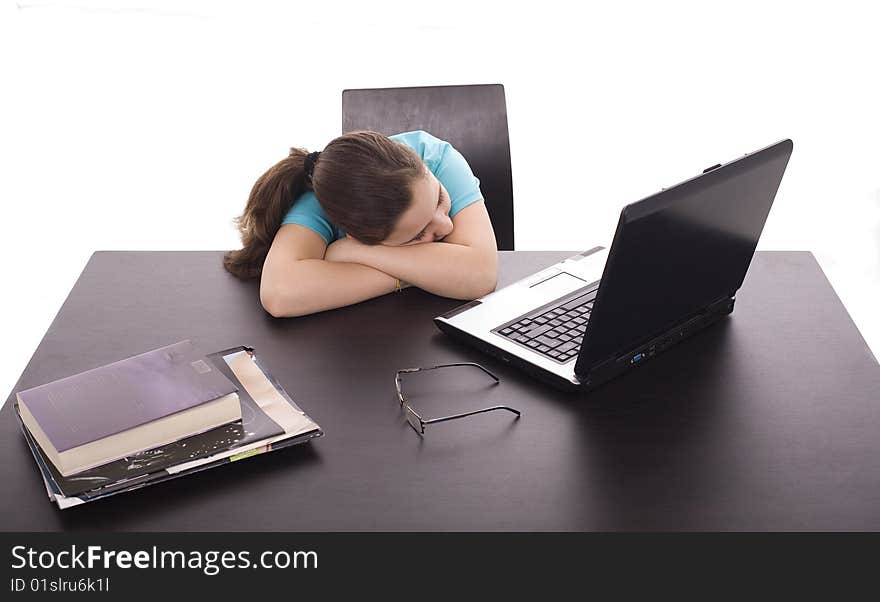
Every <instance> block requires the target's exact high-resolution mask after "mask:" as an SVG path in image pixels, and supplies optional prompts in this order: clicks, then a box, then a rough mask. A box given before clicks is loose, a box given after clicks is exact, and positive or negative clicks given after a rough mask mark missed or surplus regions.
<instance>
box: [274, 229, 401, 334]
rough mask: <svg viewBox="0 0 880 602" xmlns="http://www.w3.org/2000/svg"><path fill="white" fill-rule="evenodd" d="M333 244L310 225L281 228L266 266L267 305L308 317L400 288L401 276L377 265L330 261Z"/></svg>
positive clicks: (285, 314) (276, 312) (280, 312)
mask: <svg viewBox="0 0 880 602" xmlns="http://www.w3.org/2000/svg"><path fill="white" fill-rule="evenodd" d="M337 242H338V241H337ZM334 244H335V243H334ZM327 248H328V247H327V244H326V243H325V242H324V239H323V238H321V236H319V235H318V234H317V233H316V232H314V231H313V230H311V229H310V228H306V227H305V226H300V225H299V224H285V225H283V226H281V228H280V229H279V230H278V232H277V233H276V234H275V238H274V240H273V241H272V246H271V248H270V249H269V254H268V255H267V256H266V261H265V262H264V264H263V273H262V277H261V280H260V303H262V305H263V308H264V309H265V310H266V311H267V312H269V313H270V314H272V315H273V316H275V317H276V318H284V317H292V316H304V315H306V314H311V313H315V312H319V311H323V310H326V309H333V308H335V307H342V306H344V305H351V304H353V303H358V302H360V301H365V300H366V299H372V298H373V297H378V296H380V295H384V294H385V293H390V292H391V291H394V290H396V288H397V279H396V278H395V277H394V276H389V275H388V274H385V273H383V272H381V271H379V270H377V269H375V268H372V267H368V266H366V265H361V264H357V263H335V262H331V261H325V260H324V254H325V251H326V250H327Z"/></svg>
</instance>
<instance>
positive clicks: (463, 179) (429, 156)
mask: <svg viewBox="0 0 880 602" xmlns="http://www.w3.org/2000/svg"><path fill="white" fill-rule="evenodd" d="M391 138H392V139H395V140H399V141H400V142H403V143H404V144H406V145H407V146H409V147H410V148H412V149H413V150H415V151H416V152H417V153H419V155H421V157H422V160H423V161H424V162H425V165H427V166H428V169H430V170H431V173H433V174H434V176H435V177H436V178H437V179H438V180H440V182H441V183H442V184H443V186H445V187H446V191H447V192H448V193H449V200H450V205H451V207H450V209H449V217H454V216H455V214H456V213H458V212H459V211H461V210H462V209H464V208H465V207H467V206H468V205H470V204H472V203H475V202H477V201H479V200H480V199H482V198H483V193H482V192H480V180H479V179H478V178H477V177H476V176H475V175H474V172H473V171H471V167H470V165H468V162H467V161H466V160H465V158H464V157H463V156H462V154H461V153H460V152H458V151H457V150H456V149H455V147H453V146H452V145H451V144H450V143H448V142H446V141H445V140H440V139H439V138H437V137H435V136H432V135H431V134H429V133H428V132H424V131H421V130H418V131H415V132H405V133H403V134H398V135H396V136H391Z"/></svg>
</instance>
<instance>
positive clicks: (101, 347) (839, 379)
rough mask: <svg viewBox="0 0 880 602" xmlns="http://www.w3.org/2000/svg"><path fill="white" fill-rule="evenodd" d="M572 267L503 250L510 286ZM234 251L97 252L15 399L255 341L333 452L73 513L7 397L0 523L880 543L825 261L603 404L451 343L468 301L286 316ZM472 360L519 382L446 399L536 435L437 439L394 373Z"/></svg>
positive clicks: (502, 429)
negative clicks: (599, 533) (650, 533)
mask: <svg viewBox="0 0 880 602" xmlns="http://www.w3.org/2000/svg"><path fill="white" fill-rule="evenodd" d="M566 255H568V253H562V252H541V253H524V252H516V253H513V252H509V253H502V254H501V281H502V283H507V282H511V281H512V280H515V279H516V278H518V277H521V276H523V275H526V274H528V273H529V272H532V271H536V270H538V269H540V268H541V267H544V266H546V265H550V264H552V263H554V262H555V261H558V260H559V259H561V258H563V257H565V256H566ZM220 258H221V253H220V252H98V253H95V254H94V255H93V256H92V258H91V260H90V261H89V263H88V265H87V266H86V268H85V270H84V271H83V273H82V275H81V276H80V278H79V280H78V281H77V283H76V285H75V286H74V288H73V290H72V292H71V293H70V296H69V297H68V298H67V300H66V301H65V303H64V305H63V307H62V308H61V311H60V312H59V313H58V316H57V317H56V318H55V320H54V322H53V323H52V325H51V327H50V328H49V330H48V332H47V333H46V336H45V337H44V338H43V341H42V342H41V343H40V345H39V347H38V348H37V350H36V352H35V353H34V356H33V358H32V359H31V361H30V363H29V364H28V366H27V368H26V370H25V372H24V374H23V375H22V376H21V379H20V380H19V381H18V383H16V386H15V388H14V389H13V391H17V390H20V389H24V388H28V387H31V386H35V385H38V384H41V383H44V382H47V381H50V380H53V379H56V378H60V377H63V376H67V375H69V374H73V373H76V372H79V371H82V370H86V369H89V368H92V367H95V366H98V365H101V364H104V363H107V362H110V361H113V360H116V359H119V358H122V357H126V356H130V355H134V354H136V353H140V352H143V351H145V350H148V349H153V348H156V347H160V346H162V345H167V344H169V343H172V342H174V341H177V340H179V339H184V338H192V339H193V340H194V341H197V342H198V343H199V344H200V345H201V346H202V347H203V348H204V349H205V350H216V349H221V348H226V347H230V346H233V345H238V344H249V345H252V346H254V347H255V348H256V350H257V353H258V355H260V356H261V357H262V359H263V360H264V361H265V363H266V364H267V365H268V366H269V368H270V370H271V371H272V372H273V373H274V374H275V376H276V377H278V379H279V380H280V381H281V382H282V383H283V384H284V386H285V387H286V388H287V389H288V390H289V391H290V392H291V394H292V395H293V396H294V398H295V399H296V400H297V401H298V402H299V403H300V404H301V405H302V406H303V407H304V408H305V409H306V410H307V411H308V412H309V414H310V415H311V416H312V417H314V418H315V419H316V420H317V421H318V422H319V423H320V424H321V425H322V427H323V428H324V429H325V431H326V437H324V438H322V439H319V440H317V441H315V442H313V443H311V444H308V445H304V446H299V447H297V448H293V449H290V450H285V451H280V452H276V453H272V454H268V455H266V456H262V457H257V458H253V459H249V460H247V461H244V462H238V463H234V464H231V465H227V466H224V467H221V468H218V469H215V470H211V471H207V472H204V473H200V474H197V475H194V476H191V477H187V478H184V479H178V480H176V481H172V482H168V483H164V484H160V485H156V486H153V487H150V488H147V489H144V490H141V491H137V492H133V493H127V494H124V495H119V496H116V497H114V498H111V499H108V500H103V501H99V502H95V503H93V504H88V505H85V506H81V507H77V508H72V509H70V510H66V511H59V510H57V509H56V508H55V506H54V505H53V504H51V503H49V501H48V500H47V499H46V494H45V489H44V488H43V484H42V482H41V480H40V477H39V474H38V472H37V468H36V466H35V465H34V463H33V460H32V458H31V457H30V454H29V452H28V449H27V447H26V445H25V442H24V439H23V437H22V434H21V433H20V431H19V427H18V424H17V422H16V420H15V417H14V414H13V411H12V407H11V401H10V399H12V397H13V395H12V394H10V395H9V399H7V402H6V404H5V406H4V408H3V410H2V413H0V457H2V458H3V461H2V463H0V483H2V489H0V529H2V530H4V531H11V530H34V531H42V530H50V531H55V530H82V529H92V530H143V531H153V530H158V531H178V530H181V531H182V530H194V531H201V530H221V531H222V530H232V531H238V530H254V531H263V530H267V531H312V530H317V531H325V530H326V531H335V530H632V529H638V530H706V529H710V530H877V529H880V369H878V365H877V361H876V360H875V359H874V357H873V356H872V354H871V352H870V350H869V349H868V347H867V346H866V345H865V342H864V340H863V339H862V337H861V335H860V334H859V332H858V330H857V329H856V327H855V325H854V324H853V322H852V320H851V319H850V318H849V315H848V314H847V312H846V310H845V309H844V307H843V305H842V304H841V303H840V300H839V299H838V298H837V295H836V294H835V293H834V291H833V289H832V288H831V286H830V285H829V283H828V281H827V280H826V278H825V276H824V275H823V274H822V271H821V270H820V268H819V266H818V265H817V264H816V261H815V260H814V258H813V256H812V255H811V254H809V253H805V252H764V253H758V254H757V256H756V257H755V259H754V261H753V263H752V267H751V269H750V272H749V275H748V277H747V278H746V283H745V285H744V287H743V289H742V290H741V291H740V293H739V295H738V299H737V305H736V310H735V312H734V314H733V316H732V317H731V318H730V319H727V320H725V321H724V322H722V323H721V324H720V325H718V326H715V327H713V328H712V329H710V330H708V331H706V332H704V333H702V334H700V335H698V336H696V337H695V338H693V339H691V340H689V341H686V342H684V343H682V344H681V345H679V346H678V347H676V348H675V349H674V350H672V351H670V352H669V353H667V354H666V355H664V356H661V357H659V358H657V359H656V360H653V361H651V362H648V363H646V364H645V365H644V366H642V367H641V368H640V369H639V370H636V371H635V372H634V373H632V374H631V375H629V376H626V377H624V378H621V379H618V380H616V381H614V382H612V383H610V384H608V385H606V386H605V387H603V388H601V389H599V390H597V391H595V392H593V393H591V394H589V395H577V394H575V395H571V394H564V393H560V392H557V391H554V390H551V389H548V388H546V387H545V386H543V385H541V384H539V383H537V382H533V381H532V380H530V379H529V378H527V377H526V376H525V375H521V374H520V373H518V372H516V371H513V370H511V369H510V368H509V367H507V366H504V365H502V364H500V363H498V362H496V361H494V360H492V359H490V358H484V357H482V356H481V355H479V354H477V353H475V352H473V351H471V350H470V349H467V348H465V347H462V346H459V345H458V344H456V343H453V342H451V341H449V340H448V339H447V338H445V337H444V336H443V335H442V334H441V333H439V332H438V331H437V330H436V329H435V327H434V326H433V324H432V322H431V318H432V317H433V316H435V315H437V314H439V313H442V312H444V311H446V310H448V309H450V308H452V307H454V306H455V305H457V302H456V301H453V300H449V299H443V298H439V297H434V296H432V295H429V294H426V293H424V292H422V291H419V290H414V289H409V290H405V291H404V292H402V293H400V294H391V295H387V296H385V297H383V298H380V299H375V300H372V301H369V302H366V303H363V304H360V305H357V306H354V307H349V308H344V309H341V310H336V311H331V312H326V313H324V314H321V315H315V316H309V317H305V318H295V319H275V318H272V317H271V316H269V315H268V314H266V313H265V312H264V311H263V310H262V308H261V307H260V305H259V298H258V285H257V283H256V282H254V283H241V282H239V281H237V280H235V279H234V278H233V277H232V276H230V275H228V274H227V273H226V272H224V271H223V270H222V268H221V265H220ZM7 344H14V342H7ZM461 360H473V361H480V362H482V363H483V364H484V365H486V366H487V367H489V368H490V369H493V370H495V371H496V372H497V374H498V375H499V376H500V377H501V384H500V385H499V386H498V387H493V388H489V389H482V390H480V391H479V392H478V393H477V394H474V393H473V392H471V393H470V395H471V396H472V399H467V398H466V394H467V392H466V391H465V392H464V393H462V391H457V392H454V393H457V395H450V397H451V398H454V400H455V401H450V402H449V403H450V405H455V404H459V406H460V404H461V403H462V399H465V401H466V402H468V403H472V404H484V403H496V402H497V403H500V402H505V403H509V404H511V405H514V406H516V407H517V408H519V409H520V410H522V412H523V417H522V419H520V420H519V421H511V420H510V419H509V417H507V416H498V415H496V413H489V414H483V415H480V416H476V417H473V418H469V419H467V420H465V421H455V422H451V423H446V424H439V425H435V426H433V427H431V429H430V430H429V431H428V433H427V436H426V437H425V439H424V440H422V439H420V438H419V436H418V435H416V434H415V433H414V432H413V431H412V429H410V427H409V426H407V425H406V423H405V422H404V420H403V417H402V414H401V413H400V409H399V404H398V402H397V399H396V396H395V392H394V383H393V378H394V372H395V370H396V369H398V368H403V367H409V366H418V365H432V364H435V363H441V362H448V361H461ZM454 380H455V379H447V381H446V384H448V385H449V386H450V387H452V388H455V387H456V385H457V381H456V382H453V381H454ZM463 396H464V397H463ZM456 407H458V406H456ZM443 409H444V408H443V407H442V406H441V405H437V404H436V403H435V405H433V406H432V407H431V408H426V412H427V413H430V414H432V415H438V414H439V412H441V411H443Z"/></svg>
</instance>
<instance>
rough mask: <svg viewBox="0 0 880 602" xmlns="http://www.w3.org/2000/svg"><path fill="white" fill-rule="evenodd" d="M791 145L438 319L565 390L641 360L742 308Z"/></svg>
mask: <svg viewBox="0 0 880 602" xmlns="http://www.w3.org/2000/svg"><path fill="white" fill-rule="evenodd" d="M791 152H792V142H791V140H783V141H781V142H778V143H776V144H773V145H771V146H768V147H766V148H763V149H761V150H759V151H757V152H754V153H751V154H746V155H744V156H743V157H741V158H739V159H736V160H734V161H731V162H729V163H726V164H724V165H721V164H719V165H714V166H712V167H709V168H707V169H705V170H704V171H703V172H702V173H701V174H700V175H698V176H696V177H694V178H691V179H689V180H686V181H684V182H681V183H680V184H677V185H675V186H672V187H670V188H665V189H663V190H661V191H660V192H658V193H656V194H654V195H651V196H649V197H647V198H645V199H642V200H641V201H638V202H636V203H632V204H630V205H627V206H625V207H624V208H623V210H622V211H621V212H620V220H619V221H618V223H617V230H616V232H615V233H614V239H613V241H612V243H611V248H610V249H604V248H602V247H595V248H592V249H590V250H587V251H584V252H583V253H579V254H577V255H573V256H572V257H568V258H567V259H565V260H563V261H561V262H559V263H557V264H556V265H553V266H550V267H549V268H546V269H544V270H541V271H540V272H538V273H536V274H532V275H531V276H528V277H526V278H523V279H522V280H519V281H518V282H515V283H513V284H511V285H509V286H505V287H503V288H500V289H498V290H496V291H494V292H492V293H490V294H488V295H486V296H484V297H481V298H479V299H476V300H474V301H471V302H469V303H465V304H464V305H461V306H459V307H457V308H455V309H453V310H452V311H449V312H447V313H445V314H443V315H441V316H437V317H436V318H434V323H435V324H436V325H437V327H438V328H439V329H440V330H441V331H443V332H444V333H446V334H448V335H450V336H451V337H453V338H455V339H458V340H460V341H462V342H464V343H466V344H468V345H471V346H474V347H476V348H477V349H479V350H481V351H483V352H485V353H488V354H490V355H492V356H495V357H497V358H500V359H501V360H503V361H504V362H507V363H509V364H511V365H513V366H516V367H518V368H521V369H523V370H525V371H527V372H528V373H530V374H532V375H533V376H535V377H537V378H539V379H541V380H543V381H545V382H547V383H549V384H551V385H554V386H556V387H558V388H561V389H564V390H575V391H577V390H580V391H585V390H589V389H592V388H594V387H596V386H598V385H600V384H602V383H604V382H607V381H608V380H610V379H612V378H614V377H616V376H619V375H621V374H623V373H625V372H627V371H628V370H631V369H634V368H636V367H638V366H640V365H642V364H644V363H645V362H647V361H650V360H651V359H652V358H654V357H656V356H657V355H659V354H660V353H663V352H664V351H666V350H667V349H669V348H670V347H672V346H673V345H675V344H676V343H678V342H679V341H681V340H683V339H685V338H687V337H689V336H691V335H693V334H694V333H696V332H698V331H700V330H702V329H703V328H705V327H707V326H709V325H710V324H712V323H714V322H717V321H718V320H720V319H722V318H723V317H725V316H726V315H728V314H730V313H731V312H732V311H733V305H734V301H735V299H736V292H737V290H739V288H740V287H741V286H742V283H743V280H744V279H745V275H746V271H747V270H748V267H749V264H750V263H751V260H752V256H753V255H754V252H755V248H756V246H757V244H758V238H759V237H760V235H761V231H762V230H763V228H764V224H765V222H766V221H767V215H768V214H769V212H770V206H771V205H772V203H773V199H774V198H775V196H776V192H777V190H778V188H779V184H780V182H781V180H782V175H783V173H784V172H785V167H786V165H787V164H788V160H789V157H790V156H791Z"/></svg>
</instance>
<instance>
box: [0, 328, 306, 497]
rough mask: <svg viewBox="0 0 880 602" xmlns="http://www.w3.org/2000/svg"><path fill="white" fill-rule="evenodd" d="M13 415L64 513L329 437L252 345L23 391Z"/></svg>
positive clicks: (170, 357) (180, 353)
mask: <svg viewBox="0 0 880 602" xmlns="http://www.w3.org/2000/svg"><path fill="white" fill-rule="evenodd" d="M15 410H16V413H17V415H18V417H19V419H20V421H21V426H22V432H23V433H24V436H25V439H26V440H27V443H28V446H29V447H30V449H31V452H32V453H33V456H34V459H35V460H36V463H37V466H38V467H39V469H40V473H41V475H42V477H43V481H44V483H45V485H46V491H47V493H48V495H49V499H50V500H52V501H54V502H55V503H56V504H58V506H59V508H69V507H71V506H76V505H79V504H83V503H86V502H90V501H93V500H97V499H101V498H104V497H108V496H110V495H114V494H116V493H121V492H125V491H131V490H133V489H138V488H141V487H144V486H146V485H152V484H154V483H158V482H161V481H165V480H168V479H171V478H175V477H179V476H182V475H186V474H189V473H191V472H195V471H200V470H204V469H206V468H213V467H215V466H219V465H221V464H226V463H229V462H234V461H236V460H239V459H243V458H247V457H251V456H254V455H257V454H259V453H263V452H267V451H272V450H276V449H279V448H282V447H288V446H290V445H295V444H298V443H303V442H306V441H310V440H311V439H313V438H315V437H319V436H321V435H323V431H322V430H321V428H320V427H319V426H318V425H317V424H316V423H315V422H314V421H313V420H312V419H311V418H309V417H308V416H307V415H306V414H305V412H303V411H302V410H301V409H300V408H299V406H297V405H296V403H294V401H293V400H292V399H291V398H290V396H289V395H288V394H287V392H286V391H285V390H284V388H283V387H282V386H281V385H280V384H279V383H278V381H276V380H275V379H274V378H273V377H272V376H271V375H270V374H269V372H268V371H267V370H266V369H265V367H264V366H263V365H262V364H261V363H260V361H259V360H258V359H257V356H256V354H255V352H254V349H253V348H251V347H245V346H240V347H233V348H230V349H224V350H222V351H217V352H215V353H211V354H209V355H202V354H201V352H200V351H199V350H198V349H197V348H196V347H195V346H194V345H193V344H192V342H191V341H189V340H186V341H180V342H178V343H174V344H173V345H168V346H166V347H162V348H160V349H154V350H152V351H148V352H146V353H142V354H140V355H136V356H133V357H129V358H126V359H123V360H120V361H118V362H114V363H112V364H107V365H105V366H101V367H98V368H94V369H92V370H88V371H86V372H82V373H80V374H75V375H73V376H68V377H66V378H62V379H60V380H56V381H53V382H50V383H47V384H45V385H40V386H39V387H34V388H32V389H27V390H24V391H19V392H18V393H16V402H15Z"/></svg>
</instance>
